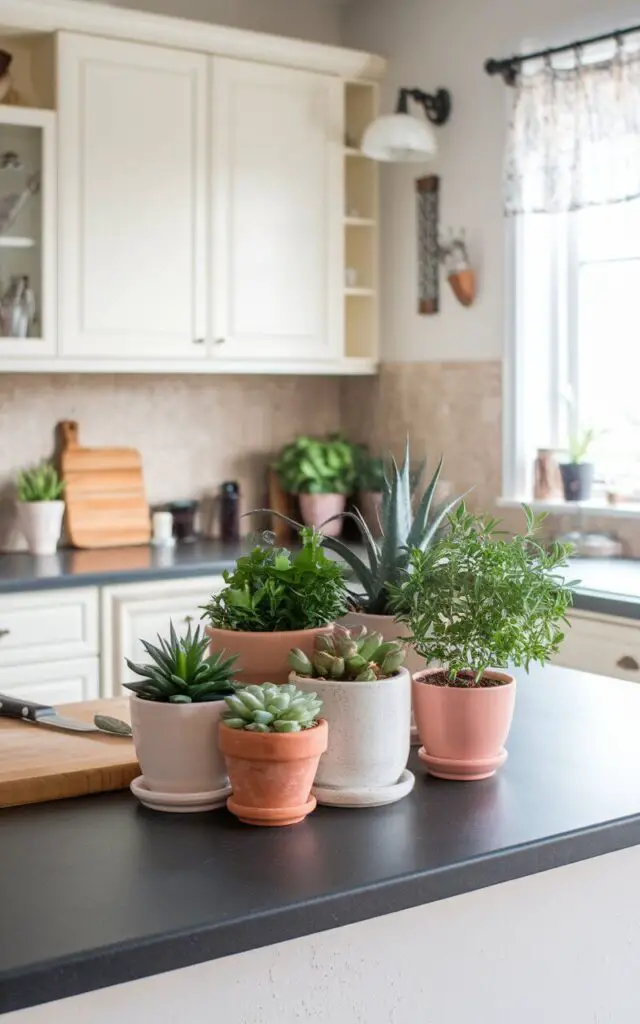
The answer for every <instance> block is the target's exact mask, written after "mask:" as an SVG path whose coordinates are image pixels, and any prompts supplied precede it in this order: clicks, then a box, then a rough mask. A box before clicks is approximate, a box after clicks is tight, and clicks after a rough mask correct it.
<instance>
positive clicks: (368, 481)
mask: <svg viewBox="0 0 640 1024" xmlns="http://www.w3.org/2000/svg"><path fill="white" fill-rule="evenodd" d="M354 456H355V476H356V492H357V496H356V502H357V506H358V508H359V509H360V512H361V513H362V518H363V519H364V521H365V523H366V524H367V526H368V527H369V529H370V530H371V533H372V534H373V536H374V537H379V536H380V534H381V533H382V496H383V493H384V472H385V471H384V459H383V458H382V457H381V456H379V455H371V453H370V452H369V450H368V448H367V446H366V445H358V446H357V447H356V448H355V449H354Z"/></svg>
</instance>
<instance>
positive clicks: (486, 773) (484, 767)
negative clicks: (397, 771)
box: [418, 747, 509, 782]
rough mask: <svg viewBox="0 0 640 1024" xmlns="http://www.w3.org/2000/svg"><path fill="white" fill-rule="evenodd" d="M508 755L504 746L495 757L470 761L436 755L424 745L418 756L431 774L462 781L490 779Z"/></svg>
mask: <svg viewBox="0 0 640 1024" xmlns="http://www.w3.org/2000/svg"><path fill="white" fill-rule="evenodd" d="M508 756H509V755H508V753H507V751H506V750H505V749H504V747H503V748H502V750H501V751H500V753H499V754H495V755H494V756H493V757H480V758H475V759H473V760H469V761H462V760H460V759H458V758H450V757H434V756H433V754H427V752H426V750H425V749H424V747H420V749H419V750H418V757H419V758H420V760H421V761H422V763H423V764H426V766H427V769H428V771H429V774H430V775H435V777H436V778H437V779H453V780H456V781H460V782H475V781H476V780H478V779H488V778H489V777H490V776H491V775H495V773H496V772H497V770H498V768H502V765H503V764H504V763H505V761H506V760H507V757H508Z"/></svg>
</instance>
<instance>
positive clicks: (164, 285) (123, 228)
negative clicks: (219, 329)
mask: <svg viewBox="0 0 640 1024" xmlns="http://www.w3.org/2000/svg"><path fill="white" fill-rule="evenodd" d="M206 74H207V64H206V58H205V57H203V56H200V55H198V54H191V53H185V52H180V51H177V50H175V51H174V50H165V49H163V48H161V47H155V46H144V45H138V44H134V43H122V42H118V41H115V40H106V39H97V38H90V37H83V36H73V35H65V34H62V36H61V38H60V47H59V106H60V114H59V146H60V231H61V235H60V237H61V253H60V259H61V266H60V272H61V279H60V292H61V340H62V349H63V352H64V354H65V355H74V356H86V357H87V358H91V357H102V358H109V357H117V358H131V359H135V358H143V357H149V358H156V359H157V358H162V357H168V358H172V357H176V358H178V357H179V358H181V359H185V358H204V357H205V356H206V346H205V345H204V344H198V343H196V342H197V339H199V338H204V334H205V329H206V327H205V309H204V302H205V295H204V284H205V280H204V279H205V269H204V259H205V249H206V244H205V234H206V224H205V218H206V201H205V189H206V164H205V161H206V138H205V135H206V114H205V103H206Z"/></svg>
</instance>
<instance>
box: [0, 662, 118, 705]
mask: <svg viewBox="0 0 640 1024" xmlns="http://www.w3.org/2000/svg"><path fill="white" fill-rule="evenodd" d="M99 691H100V666H99V661H98V658H75V659H74V660H73V661H54V662H46V663H44V664H42V665H16V666H14V667H9V668H0V693H10V694H12V696H14V697H18V696H19V697H24V698H25V700H36V701H38V702H39V703H40V704H52V705H54V706H55V705H56V704H70V703H71V702H72V701H76V700H95V698H97V697H99V696H100V692H99Z"/></svg>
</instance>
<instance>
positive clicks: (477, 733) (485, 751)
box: [413, 668, 516, 779]
mask: <svg viewBox="0 0 640 1024" xmlns="http://www.w3.org/2000/svg"><path fill="white" fill-rule="evenodd" d="M441 671H442V670H441V669H439V668H428V669H425V670H423V671H422V672H417V673H416V674H415V675H414V677H413V710H414V714H415V717H416V723H417V726H418V732H419V734H420V740H421V742H422V748H421V750H420V751H419V756H420V758H421V760H422V761H424V762H425V763H426V765H427V767H428V769H429V771H430V772H431V774H432V775H439V776H440V777H442V778H456V779H480V778H486V777H487V776H488V775H493V773H494V772H495V771H496V769H497V768H499V767H500V765H501V764H503V763H504V761H505V760H506V756H507V755H506V751H505V750H504V743H505V740H506V738H507V736H508V735H509V729H510V728H511V720H512V718H513V710H514V707H515V701H516V681H515V679H514V678H513V676H511V675H508V674H507V673H506V672H498V671H497V670H495V669H487V671H486V672H485V676H488V677H489V678H491V679H500V680H502V681H503V685H501V686H478V687H470V688H465V687H458V686H436V685H434V684H433V683H430V682H429V676H432V675H434V673H438V672H441Z"/></svg>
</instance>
